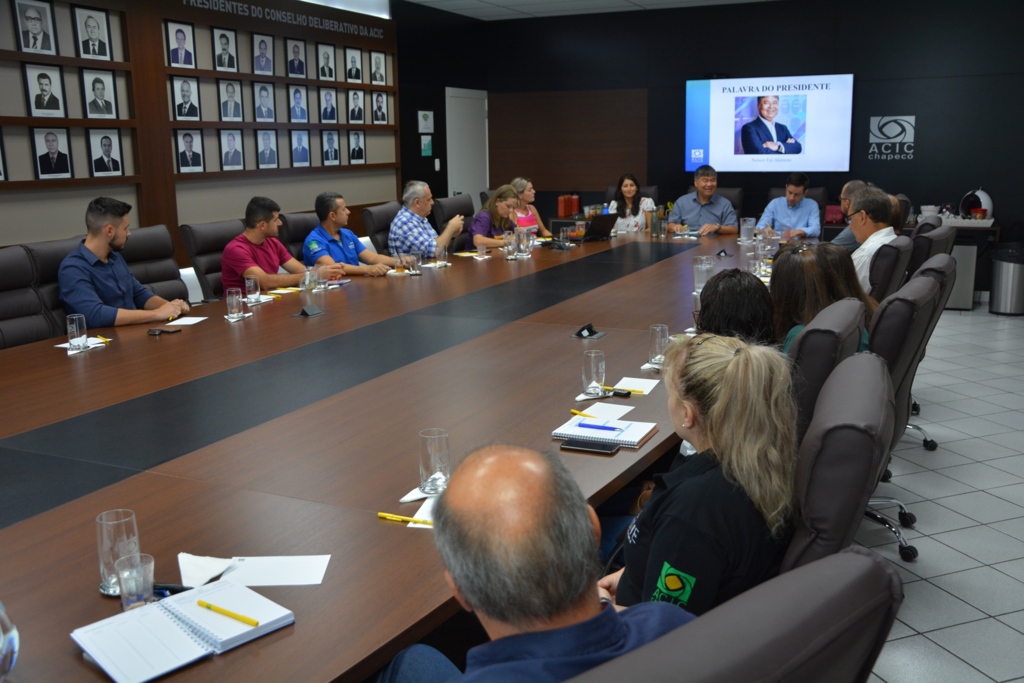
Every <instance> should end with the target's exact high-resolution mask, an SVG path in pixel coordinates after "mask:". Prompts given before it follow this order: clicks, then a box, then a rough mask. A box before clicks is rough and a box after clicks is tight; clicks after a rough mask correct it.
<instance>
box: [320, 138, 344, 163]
mask: <svg viewBox="0 0 1024 683" xmlns="http://www.w3.org/2000/svg"><path fill="white" fill-rule="evenodd" d="M339 140H341V135H340V133H339V132H338V131H336V130H322V131H320V148H321V149H322V150H323V157H324V166H340V165H341V149H339V148H338V141H339Z"/></svg>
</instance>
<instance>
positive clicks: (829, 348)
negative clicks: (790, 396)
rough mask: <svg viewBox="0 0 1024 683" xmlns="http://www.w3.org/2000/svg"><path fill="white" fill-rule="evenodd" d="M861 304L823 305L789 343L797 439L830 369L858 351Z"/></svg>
mask: <svg viewBox="0 0 1024 683" xmlns="http://www.w3.org/2000/svg"><path fill="white" fill-rule="evenodd" d="M864 315H865V313H864V304H862V303H861V302H860V301H858V300H857V299H853V298H850V299H843V300H842V301H837V302H835V303H834V304H832V305H830V306H826V307H825V308H824V309H822V310H821V312H820V313H818V315H816V316H814V319H813V320H811V322H810V323H809V324H808V325H807V326H806V327H805V328H804V329H803V330H802V331H801V332H800V334H798V335H797V336H796V339H794V340H793V343H792V344H790V346H789V357H790V358H791V359H792V361H793V365H794V373H793V388H794V390H795V391H796V404H797V421H796V442H797V443H798V444H799V443H801V442H802V441H803V438H804V432H806V431H807V425H809V424H810V423H811V417H812V415H813V414H814V405H815V403H817V401H818V392H819V391H821V387H822V386H824V384H825V380H827V379H828V376H829V375H830V374H831V373H832V370H833V369H834V368H835V367H836V366H837V365H839V363H841V362H842V361H844V360H846V359H847V358H849V357H850V356H852V355H853V354H855V353H857V349H858V347H859V346H860V339H861V331H862V330H863V329H864Z"/></svg>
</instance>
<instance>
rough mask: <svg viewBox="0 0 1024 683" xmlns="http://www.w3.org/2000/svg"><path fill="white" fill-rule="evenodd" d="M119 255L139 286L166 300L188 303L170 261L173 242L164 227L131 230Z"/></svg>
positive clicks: (184, 286) (172, 257)
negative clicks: (179, 300) (178, 300)
mask: <svg viewBox="0 0 1024 683" xmlns="http://www.w3.org/2000/svg"><path fill="white" fill-rule="evenodd" d="M121 256H123V257H124V260H125V262H126V263H127V264H128V270H130V271H131V272H132V275H134V276H135V279H136V280H138V281H139V282H140V283H141V284H142V286H143V287H145V288H146V289H148V290H149V291H151V292H153V293H154V294H156V295H157V296H162V297H163V298H165V299H167V300H168V301H172V300H174V299H181V300H183V301H188V285H186V284H185V281H184V280H182V279H181V270H179V269H178V264H177V262H176V261H175V260H174V242H172V241H171V233H169V232H168V231H167V226H166V225H153V226H150V227H148V228H136V229H134V230H132V234H131V237H129V238H128V241H127V242H125V245H124V249H123V250H122V251H121Z"/></svg>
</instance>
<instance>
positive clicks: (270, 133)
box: [256, 130, 277, 170]
mask: <svg viewBox="0 0 1024 683" xmlns="http://www.w3.org/2000/svg"><path fill="white" fill-rule="evenodd" d="M256 168H258V169H260V170H263V169H265V168H277V131H276V130H258V131H256Z"/></svg>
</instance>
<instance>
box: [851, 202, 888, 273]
mask: <svg viewBox="0 0 1024 683" xmlns="http://www.w3.org/2000/svg"><path fill="white" fill-rule="evenodd" d="M850 204H851V205H850V216H849V218H850V230H852V231H853V235H854V237H856V238H857V241H858V242H859V243H860V247H859V248H858V249H857V251H855V252H853V265H854V267H855V268H856V269H857V279H858V280H860V286H861V287H863V288H864V291H865V292H870V291H871V279H870V275H871V261H872V259H873V258H874V256H875V252H876V251H878V249H879V247H881V246H882V245H883V244H888V243H889V242H892V241H893V240H894V239H896V232H895V231H894V230H893V229H892V226H891V225H890V223H891V221H892V203H891V202H890V201H889V195H887V194H886V193H885V192H883V191H882V190H880V189H878V188H877V187H865V188H864V189H863V190H861V191H859V192H857V193H856V194H855V195H853V197H852V198H851V200H850Z"/></svg>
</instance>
